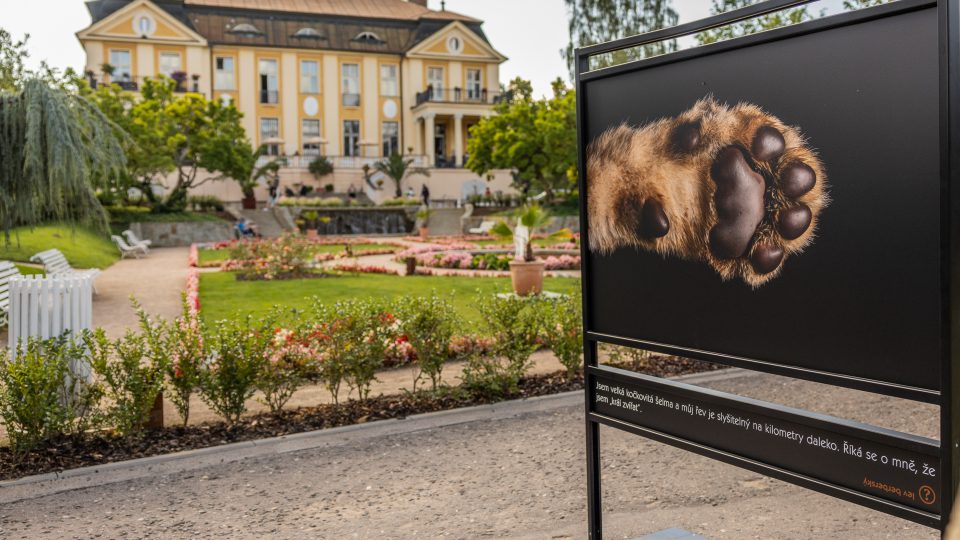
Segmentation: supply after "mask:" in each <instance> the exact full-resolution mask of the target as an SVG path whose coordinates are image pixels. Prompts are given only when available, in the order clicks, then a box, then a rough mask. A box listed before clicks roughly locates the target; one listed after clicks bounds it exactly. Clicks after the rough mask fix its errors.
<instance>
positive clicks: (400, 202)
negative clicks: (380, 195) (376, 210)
mask: <svg viewBox="0 0 960 540" xmlns="http://www.w3.org/2000/svg"><path fill="white" fill-rule="evenodd" d="M381 206H420V199H417V198H413V197H398V198H396V199H387V200H385V201H383V203H381Z"/></svg>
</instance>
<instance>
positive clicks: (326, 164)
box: [307, 156, 333, 191]
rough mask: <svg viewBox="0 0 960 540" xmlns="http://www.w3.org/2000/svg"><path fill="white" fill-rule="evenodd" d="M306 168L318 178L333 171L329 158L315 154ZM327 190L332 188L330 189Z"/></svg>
mask: <svg viewBox="0 0 960 540" xmlns="http://www.w3.org/2000/svg"><path fill="white" fill-rule="evenodd" d="M307 170H309V171H310V174H312V175H313V177H314V178H316V179H317V180H320V179H321V178H323V177H324V176H326V175H328V174H330V173H332V172H333V163H331V162H330V160H329V159H327V158H326V157H324V156H317V157H315V158H313V161H311V162H310V165H309V166H307ZM328 191H333V190H332V189H331V190H328Z"/></svg>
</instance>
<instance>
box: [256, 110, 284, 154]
mask: <svg viewBox="0 0 960 540" xmlns="http://www.w3.org/2000/svg"><path fill="white" fill-rule="evenodd" d="M279 138H280V120H279V119H277V118H261V119H260V144H262V145H264V146H266V153H267V155H268V156H279V155H280V145H279V144H277V142H276V140H277V139H279ZM269 141H273V142H269Z"/></svg>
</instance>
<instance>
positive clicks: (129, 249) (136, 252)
mask: <svg viewBox="0 0 960 540" xmlns="http://www.w3.org/2000/svg"><path fill="white" fill-rule="evenodd" d="M110 239H111V240H113V243H114V244H116V245H117V248H119V249H120V258H121V259H126V258H127V255H133V256H134V257H136V258H138V259H139V258H140V255H146V254H147V248H146V246H141V245H133V246H131V245H130V244H128V243H126V242H125V241H124V240H123V238H121V237H119V236H117V235H115V234H111V235H110Z"/></svg>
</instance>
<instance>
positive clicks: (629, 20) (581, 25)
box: [563, 0, 678, 77]
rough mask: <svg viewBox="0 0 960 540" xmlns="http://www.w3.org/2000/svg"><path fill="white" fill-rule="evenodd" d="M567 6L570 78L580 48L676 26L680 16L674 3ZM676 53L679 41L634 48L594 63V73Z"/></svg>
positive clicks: (591, 0)
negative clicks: (617, 65) (609, 67)
mask: <svg viewBox="0 0 960 540" xmlns="http://www.w3.org/2000/svg"><path fill="white" fill-rule="evenodd" d="M564 3H565V4H566V6H567V19H568V22H569V24H568V27H569V30H570V43H569V44H568V45H567V48H566V49H565V50H564V51H563V54H564V55H565V56H566V58H567V67H569V68H570V73H571V77H572V76H573V73H574V71H575V70H574V67H575V66H574V62H575V61H576V57H575V54H574V53H575V52H576V49H577V48H578V47H585V46H587V45H594V44H597V43H603V42H606V41H612V40H615V39H620V38H624V37H628V36H634V35H637V34H643V33H646V32H651V31H653V30H657V29H660V28H665V27H669V26H675V25H676V24H677V21H678V16H677V12H676V11H674V9H673V7H671V4H672V0H564ZM675 50H677V42H676V40H667V41H660V42H657V43H651V44H649V45H644V46H642V47H633V48H630V49H624V50H621V51H616V52H614V53H610V54H604V55H598V56H596V57H594V58H592V59H591V69H598V68H602V67H607V66H612V65H616V64H622V63H624V62H630V61H633V60H639V59H642V58H649V57H651V56H657V55H660V54H664V53H667V52H671V51H675Z"/></svg>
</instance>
